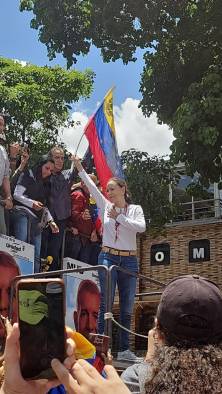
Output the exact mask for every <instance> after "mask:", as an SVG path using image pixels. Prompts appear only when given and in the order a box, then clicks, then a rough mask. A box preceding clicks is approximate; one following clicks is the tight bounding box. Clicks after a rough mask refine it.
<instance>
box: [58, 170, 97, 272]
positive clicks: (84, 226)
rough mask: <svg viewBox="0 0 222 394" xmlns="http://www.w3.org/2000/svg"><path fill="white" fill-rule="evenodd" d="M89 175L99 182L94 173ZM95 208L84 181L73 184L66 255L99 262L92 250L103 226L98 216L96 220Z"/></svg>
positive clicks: (94, 263) (90, 262) (89, 262)
mask: <svg viewBox="0 0 222 394" xmlns="http://www.w3.org/2000/svg"><path fill="white" fill-rule="evenodd" d="M89 176H90V178H91V179H92V180H93V181H94V183H96V184H97V183H98V181H97V178H96V176H95V175H94V174H90V175H89ZM95 209H97V207H96V205H95V204H93V201H92V200H91V197H90V193H89V190H88V188H87V187H86V185H85V184H84V182H83V181H81V182H79V183H77V184H75V185H73V187H72V192H71V216H70V218H69V223H68V224H69V229H70V231H69V232H68V233H67V235H66V244H65V257H71V258H73V259H77V260H80V261H83V262H84V263H88V264H91V265H96V264H97V259H95V258H93V259H92V251H93V246H94V244H97V243H98V242H99V239H100V234H99V233H100V228H99V226H101V221H100V219H98V217H97V220H94V218H95V214H94V210H95ZM97 216H98V215H97ZM99 251H100V250H99V249H98V253H97V254H99ZM97 257H98V256H97ZM95 260H96V261H95Z"/></svg>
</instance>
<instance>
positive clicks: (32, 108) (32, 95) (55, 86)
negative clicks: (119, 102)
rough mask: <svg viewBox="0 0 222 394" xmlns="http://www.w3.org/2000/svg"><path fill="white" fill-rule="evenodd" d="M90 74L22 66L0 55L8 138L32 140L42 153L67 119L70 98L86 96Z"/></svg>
mask: <svg viewBox="0 0 222 394" xmlns="http://www.w3.org/2000/svg"><path fill="white" fill-rule="evenodd" d="M92 83H93V73H92V72H91V71H89V70H86V71H85V72H78V71H66V70H64V69H62V68H61V67H53V68H50V67H38V66H34V65H31V64H27V65H25V66H23V65H21V64H20V63H19V62H17V61H13V60H9V59H5V58H0V112H1V111H2V110H3V109H4V111H5V113H6V114H8V117H7V123H8V129H9V132H8V133H7V137H8V141H9V142H11V141H18V142H24V141H27V140H29V141H30V142H31V143H32V146H33V151H36V152H38V153H39V154H41V153H43V152H44V153H45V152H46V151H47V148H48V147H50V146H52V144H55V143H56V142H58V130H59V128H60V127H62V126H64V124H65V122H67V120H68V115H69V110H70V109H71V106H70V105H71V104H72V102H74V101H77V100H79V98H80V97H88V96H89V95H90V93H91V90H92Z"/></svg>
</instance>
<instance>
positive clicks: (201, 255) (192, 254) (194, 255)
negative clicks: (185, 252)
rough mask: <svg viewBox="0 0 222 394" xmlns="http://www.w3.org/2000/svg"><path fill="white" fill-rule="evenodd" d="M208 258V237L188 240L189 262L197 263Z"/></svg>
mask: <svg viewBox="0 0 222 394" xmlns="http://www.w3.org/2000/svg"><path fill="white" fill-rule="evenodd" d="M209 260H210V241H209V239H198V240H195V241H190V242H189V262H190V263H198V262H202V261H209Z"/></svg>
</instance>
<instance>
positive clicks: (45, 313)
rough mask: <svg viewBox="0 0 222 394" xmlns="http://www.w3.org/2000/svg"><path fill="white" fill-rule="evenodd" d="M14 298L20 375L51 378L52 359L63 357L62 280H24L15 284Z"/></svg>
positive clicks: (30, 377)
mask: <svg viewBox="0 0 222 394" xmlns="http://www.w3.org/2000/svg"><path fill="white" fill-rule="evenodd" d="M17 298H18V319H19V329H20V366H21V373H22V376H23V378H25V379H44V378H45V379H52V378H54V377H55V374H54V372H53V370H52V368H51V361H52V359H53V358H57V359H59V360H60V361H61V362H63V361H64V359H65V339H66V335H65V309H64V305H65V301H64V283H63V281H62V280H61V279H32V280H29V279H23V280H20V281H19V282H18V283H17Z"/></svg>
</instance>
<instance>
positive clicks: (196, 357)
mask: <svg viewBox="0 0 222 394" xmlns="http://www.w3.org/2000/svg"><path fill="white" fill-rule="evenodd" d="M18 336H19V333H18V327H17V326H16V325H15V326H14V327H13V329H11V328H10V330H9V333H8V337H7V341H6V350H5V356H4V358H5V365H4V380H3V384H2V387H1V390H0V393H1V394H14V393H17V394H26V393H27V394H28V393H30V392H32V393H33V394H39V393H42V394H43V393H47V392H48V390H49V389H50V388H52V387H53V386H56V385H58V384H59V383H62V384H63V385H64V388H65V390H66V392H67V393H70V394H74V393H75V394H76V393H79V394H103V393H104V392H105V393H106V394H113V393H115V392H117V393H118V394H129V393H134V394H136V393H137V394H172V393H178V394H191V393H195V394H203V393H204V394H219V393H221V392H222V383H221V373H222V294H221V291H220V290H219V288H218V287H217V285H216V284H215V283H213V282H212V281H210V280H208V279H206V278H203V277H200V276H198V275H185V276H180V277H177V278H175V279H173V280H172V281H171V282H170V283H169V284H168V285H167V286H166V288H165V290H164V291H163V294H162V296H161V299H160V303H159V306H158V308H157V314H156V318H155V324H154V328H153V329H152V330H151V331H150V332H149V336H148V349H147V354H146V357H145V359H144V362H143V363H140V364H134V365H132V366H130V367H128V368H127V369H126V370H125V371H124V373H123V374H122V376H121V377H119V376H118V374H117V372H116V371H115V369H114V368H113V367H112V366H111V365H107V366H106V367H105V368H104V370H105V372H106V378H103V377H102V376H101V375H100V374H99V373H98V372H97V371H96V369H95V368H94V367H93V366H92V365H90V364H89V363H87V362H86V361H84V360H76V359H75V349H74V344H73V343H72V344H71V343H70V346H71V348H69V351H68V358H67V359H66V360H65V362H64V363H63V364H62V363H61V362H60V361H59V360H56V359H54V360H52V364H51V365H52V368H53V370H54V371H55V374H56V376H57V377H58V380H56V381H47V380H44V381H40V380H39V381H25V380H24V379H23V378H22V376H21V372H20V367H19V354H18Z"/></svg>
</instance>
